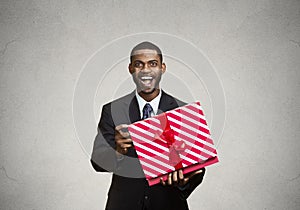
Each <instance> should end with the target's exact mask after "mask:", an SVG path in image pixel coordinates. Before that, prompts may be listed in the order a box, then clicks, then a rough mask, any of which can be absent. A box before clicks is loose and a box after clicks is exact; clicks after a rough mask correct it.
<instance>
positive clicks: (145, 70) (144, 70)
mask: <svg viewBox="0 0 300 210" xmlns="http://www.w3.org/2000/svg"><path fill="white" fill-rule="evenodd" d="M141 71H143V72H150V71H151V68H150V66H148V65H147V64H145V65H144V66H143V68H142V69H141Z"/></svg>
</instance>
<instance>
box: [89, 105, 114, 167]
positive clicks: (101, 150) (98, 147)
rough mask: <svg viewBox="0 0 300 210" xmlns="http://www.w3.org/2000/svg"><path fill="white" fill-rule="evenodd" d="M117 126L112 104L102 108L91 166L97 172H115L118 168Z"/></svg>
mask: <svg viewBox="0 0 300 210" xmlns="http://www.w3.org/2000/svg"><path fill="white" fill-rule="evenodd" d="M115 147H116V144H115V125H114V122H113V119H112V115H111V104H106V105H104V106H103V108H102V113H101V117H100V122H99V124H98V133H97V135H96V138H95V141H94V146H93V152H92V157H91V164H92V166H93V168H94V169H95V170H96V171H97V172H114V171H115V169H116V167H117V157H116V152H115Z"/></svg>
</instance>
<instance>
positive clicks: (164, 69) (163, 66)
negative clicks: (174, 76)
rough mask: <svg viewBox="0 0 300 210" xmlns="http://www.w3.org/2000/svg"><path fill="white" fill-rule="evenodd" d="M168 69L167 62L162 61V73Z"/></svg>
mask: <svg viewBox="0 0 300 210" xmlns="http://www.w3.org/2000/svg"><path fill="white" fill-rule="evenodd" d="M166 70H167V66H166V64H165V63H162V64H161V71H162V73H165V71H166Z"/></svg>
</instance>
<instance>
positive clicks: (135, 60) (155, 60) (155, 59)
mask: <svg viewBox="0 0 300 210" xmlns="http://www.w3.org/2000/svg"><path fill="white" fill-rule="evenodd" d="M153 61H156V62H158V60H156V59H153V60H149V61H146V62H153ZM133 62H134V63H135V62H141V63H144V61H141V60H134V61H133Z"/></svg>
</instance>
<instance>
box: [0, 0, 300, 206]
mask: <svg viewBox="0 0 300 210" xmlns="http://www.w3.org/2000/svg"><path fill="white" fill-rule="evenodd" d="M299 11H300V2H299V1H296V0H294V1H292V0H286V1H283V0H281V1H271V0H264V1H246V0H244V1H242V0H239V1H220V0H219V1H117V0H114V1H95V0H93V1H92V0H88V1H72V0H67V1H45V0H27V1H25V0H24V1H15V0H11V1H8V0H7V1H5V0H1V2H0V37H1V39H0V70H1V72H0V74H1V78H0V87H1V89H0V91H1V92H0V93H1V97H0V104H1V106H0V107H1V109H0V119H1V121H0V125H1V132H0V180H1V182H0V193H1V196H0V209H103V206H104V204H105V200H106V193H107V190H108V186H109V182H110V175H108V174H106V175H105V174H101V175H100V174H96V173H95V172H94V171H93V170H92V168H91V166H90V165H89V157H88V156H87V155H86V152H85V151H84V150H83V148H82V146H81V145H80V143H79V140H78V137H77V135H76V132H75V129H74V122H73V116H72V99H73V93H74V88H75V86H76V81H77V79H78V77H79V75H80V72H81V69H82V66H83V65H84V63H85V62H86V61H87V59H88V58H89V57H90V56H91V55H92V54H93V53H94V52H96V51H97V50H98V49H99V48H101V47H102V46H104V45H105V44H106V43H108V42H109V41H112V40H113V39H116V38H119V37H121V36H124V35H129V34H133V33H141V32H163V33H169V34H172V35H176V36H179V37H181V38H183V39H185V40H188V41H190V42H192V43H193V44H195V46H196V47H197V48H199V49H201V50H202V51H203V52H204V53H205V54H206V55H207V56H208V57H209V59H210V60H211V62H212V63H213V64H214V66H215V68H216V70H217V72H218V74H219V77H220V79H221V81H222V83H223V87H224V92H225V96H226V124H225V128H224V132H223V136H222V138H221V141H220V142H219V144H218V152H219V157H220V163H219V164H217V165H214V166H211V167H209V168H208V170H207V174H206V177H205V181H204V183H203V184H202V186H201V187H199V188H198V189H197V190H196V191H195V192H194V193H193V194H192V196H191V197H190V198H189V204H190V208H191V209H194V210H196V209H206V210H215V209H278V210H279V209H292V210H296V209H299V208H300V178H299V177H300V153H299V150H300V143H299V125H300V120H299V114H300V113H299V111H300V108H299V107H300V106H299V90H300V87H299V84H300V83H299V81H300V80H299V79H300V78H299V77H300V73H299V66H300V59H299V55H300V53H299V50H300V48H299V47H300V39H299V38H300V13H299ZM99 68H101V67H99ZM168 71H172V69H169V70H168ZM128 91H130V90H128ZM204 100H206V99H204ZM99 108H100V107H99ZM97 114H98V113H96V114H95V115H97ZM96 123H97V122H96V120H95V122H94V126H95V127H94V131H93V132H94V133H91V134H90V135H91V136H94V135H95V133H96ZM89 141H91V142H92V141H93V140H92V139H91V140H89Z"/></svg>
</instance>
